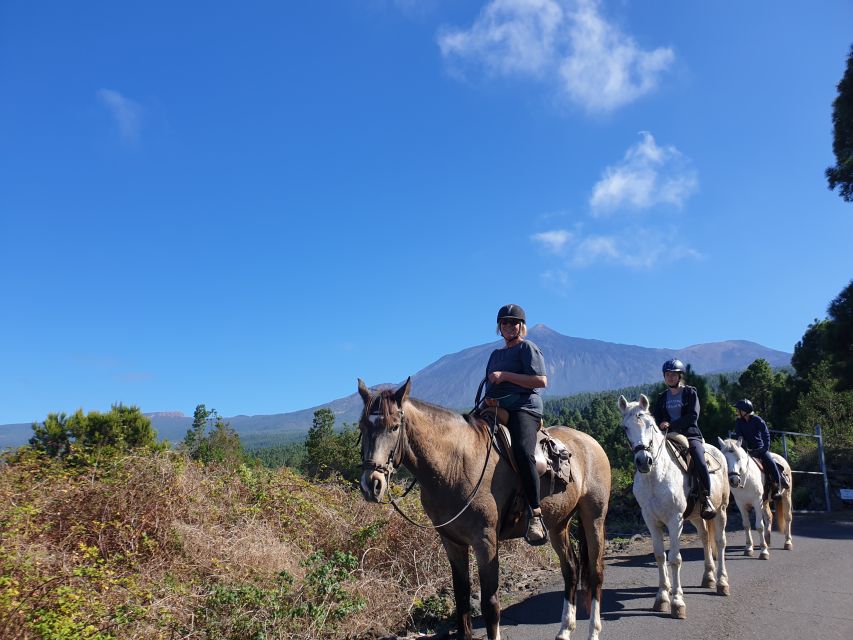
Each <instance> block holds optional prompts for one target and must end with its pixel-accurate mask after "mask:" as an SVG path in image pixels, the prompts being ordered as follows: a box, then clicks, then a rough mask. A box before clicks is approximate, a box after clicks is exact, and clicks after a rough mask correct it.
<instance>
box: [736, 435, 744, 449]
mask: <svg viewBox="0 0 853 640" xmlns="http://www.w3.org/2000/svg"><path fill="white" fill-rule="evenodd" d="M737 446H739V447H742V446H743V436H738V437H737Z"/></svg>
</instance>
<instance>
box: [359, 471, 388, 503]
mask: <svg viewBox="0 0 853 640" xmlns="http://www.w3.org/2000/svg"><path fill="white" fill-rule="evenodd" d="M385 485H386V482H385V476H384V475H383V474H382V473H381V472H379V471H377V470H375V469H373V470H369V469H367V470H365V471H363V472H362V474H361V482H360V483H359V487H360V488H361V495H363V496H364V499H365V500H367V501H368V502H379V501H380V500H381V499H382V496H383V495H384V494H385Z"/></svg>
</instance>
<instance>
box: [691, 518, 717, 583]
mask: <svg viewBox="0 0 853 640" xmlns="http://www.w3.org/2000/svg"><path fill="white" fill-rule="evenodd" d="M719 511H720V510H719V509H717V513H719ZM691 522H693V526H695V527H696V530H697V531H698V532H699V539H700V540H701V541H702V555H703V556H704V558H703V562H704V564H705V568H704V570H703V572H702V583H701V584H702V587H703V588H705V589H713V588H715V587H716V586H717V577H716V571H717V568H716V565H715V564H714V553H715V551H716V549H715V548H714V542H713V541H714V533H715V530H716V525H715V524H714V520H702V519H701V518H695V519H693V520H691Z"/></svg>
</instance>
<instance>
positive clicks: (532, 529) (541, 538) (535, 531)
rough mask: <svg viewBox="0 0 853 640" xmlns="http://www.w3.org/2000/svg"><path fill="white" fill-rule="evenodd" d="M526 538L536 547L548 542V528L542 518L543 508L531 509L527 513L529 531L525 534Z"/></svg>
mask: <svg viewBox="0 0 853 640" xmlns="http://www.w3.org/2000/svg"><path fill="white" fill-rule="evenodd" d="M524 539H525V540H526V541H527V543H528V544H531V545H533V546H534V547H538V546H539V545H540V544H545V543H546V542H548V530H547V529H546V528H545V522H544V521H543V520H542V510H541V509H536V510H533V509H531V510H530V512H529V513H528V514H527V533H525V534H524Z"/></svg>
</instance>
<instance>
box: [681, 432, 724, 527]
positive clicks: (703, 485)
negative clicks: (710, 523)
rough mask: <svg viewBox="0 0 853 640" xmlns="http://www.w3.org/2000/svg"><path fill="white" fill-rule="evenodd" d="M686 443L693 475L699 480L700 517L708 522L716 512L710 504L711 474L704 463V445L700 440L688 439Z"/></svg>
mask: <svg viewBox="0 0 853 640" xmlns="http://www.w3.org/2000/svg"><path fill="white" fill-rule="evenodd" d="M688 442H689V443H690V457H691V458H693V468H694V471H695V475H696V478H697V479H698V480H699V492H700V494H701V497H700V500H699V503H700V504H699V508H700V515H701V516H702V518H703V519H705V520H710V519H711V518H713V517H714V516H715V515H716V514H717V510H716V509H715V508H714V505H713V504H712V503H711V474H710V473H708V463H707V462H705V445H704V444H703V442H702V439H701V438H688Z"/></svg>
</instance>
